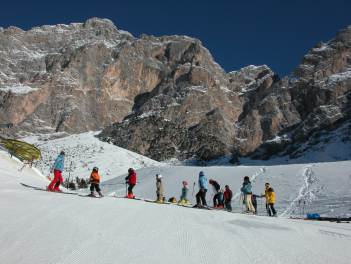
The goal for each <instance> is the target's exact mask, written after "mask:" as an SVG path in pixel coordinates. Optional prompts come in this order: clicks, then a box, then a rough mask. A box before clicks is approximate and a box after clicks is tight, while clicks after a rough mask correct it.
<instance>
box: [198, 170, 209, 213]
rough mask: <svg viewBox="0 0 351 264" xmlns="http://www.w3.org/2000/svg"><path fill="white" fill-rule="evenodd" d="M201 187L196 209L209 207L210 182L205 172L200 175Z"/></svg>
mask: <svg viewBox="0 0 351 264" xmlns="http://www.w3.org/2000/svg"><path fill="white" fill-rule="evenodd" d="M199 187H200V190H199V192H198V193H197V194H196V207H201V206H207V203H206V192H207V189H208V182H207V178H206V177H205V174H204V172H203V171H200V173H199Z"/></svg>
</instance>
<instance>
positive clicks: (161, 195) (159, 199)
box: [156, 174, 164, 203]
mask: <svg viewBox="0 0 351 264" xmlns="http://www.w3.org/2000/svg"><path fill="white" fill-rule="evenodd" d="M156 195H157V200H156V202H158V203H163V200H164V191H163V184H162V175H161V174H156Z"/></svg>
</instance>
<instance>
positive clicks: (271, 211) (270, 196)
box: [262, 182, 277, 216]
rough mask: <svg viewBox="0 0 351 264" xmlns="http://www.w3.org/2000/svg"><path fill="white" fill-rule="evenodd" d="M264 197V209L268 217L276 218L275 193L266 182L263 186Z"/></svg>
mask: <svg viewBox="0 0 351 264" xmlns="http://www.w3.org/2000/svg"><path fill="white" fill-rule="evenodd" d="M262 196H264V197H266V209H267V213H268V215H269V216H277V211H276V210H275V208H274V203H275V192H274V190H273V188H272V187H271V186H270V184H269V183H268V182H266V184H265V191H264V195H262Z"/></svg>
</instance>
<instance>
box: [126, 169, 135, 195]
mask: <svg viewBox="0 0 351 264" xmlns="http://www.w3.org/2000/svg"><path fill="white" fill-rule="evenodd" d="M125 179H126V184H128V194H127V197H126V198H130V199H134V198H135V196H134V194H133V188H134V186H135V185H136V183H137V174H136V172H135V170H134V169H133V168H129V169H128V176H127V177H126V178H125Z"/></svg>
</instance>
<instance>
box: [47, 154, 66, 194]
mask: <svg viewBox="0 0 351 264" xmlns="http://www.w3.org/2000/svg"><path fill="white" fill-rule="evenodd" d="M64 163H65V152H64V151H63V150H62V151H61V152H60V155H58V156H57V158H56V160H55V163H54V165H53V166H52V169H51V172H53V173H54V179H53V180H52V181H51V182H50V184H49V186H48V188H47V190H48V191H50V192H61V190H60V184H61V183H62V182H63V178H62V171H63V169H64Z"/></svg>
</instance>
